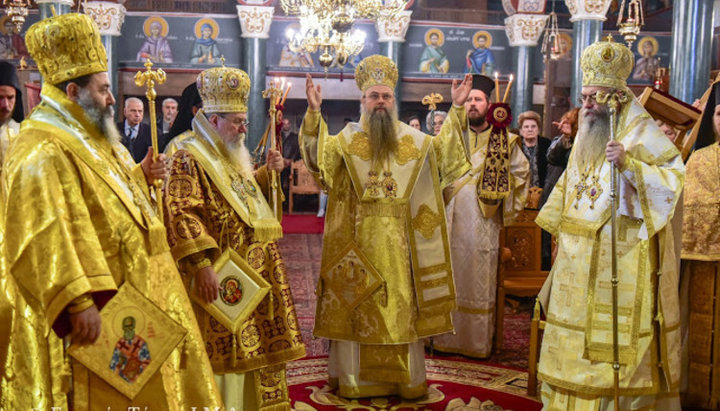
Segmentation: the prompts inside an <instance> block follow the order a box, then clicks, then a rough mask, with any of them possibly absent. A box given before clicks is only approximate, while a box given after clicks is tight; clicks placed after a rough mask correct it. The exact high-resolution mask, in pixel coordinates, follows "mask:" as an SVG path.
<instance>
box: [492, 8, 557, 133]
mask: <svg viewBox="0 0 720 411" xmlns="http://www.w3.org/2000/svg"><path fill="white" fill-rule="evenodd" d="M548 17H549V16H545V15H542V14H537V13H532V14H528V13H516V14H513V15H511V16H510V17H508V18H506V19H505V34H506V35H507V37H508V41H509V42H510V47H512V62H513V66H512V67H513V73H512V74H513V75H514V77H515V81H514V82H513V84H512V90H511V94H510V96H511V100H510V101H509V103H510V109H511V110H512V116H513V122H512V126H513V127H517V125H518V124H517V119H518V116H519V115H520V113H522V112H523V111H528V110H531V109H532V98H533V81H532V80H533V79H532V77H531V75H532V60H533V51H534V49H535V47H536V46H537V44H538V40H540V36H542V33H543V29H544V28H545V25H546V23H547V19H548ZM500 74H502V75H507V74H509V73H500ZM506 87H507V86H506ZM506 87H502V85H501V86H500V98H501V99H502V98H503V97H504V96H505V89H506Z"/></svg>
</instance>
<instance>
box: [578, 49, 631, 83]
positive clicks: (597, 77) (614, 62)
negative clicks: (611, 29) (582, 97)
mask: <svg viewBox="0 0 720 411" xmlns="http://www.w3.org/2000/svg"><path fill="white" fill-rule="evenodd" d="M634 65H635V56H633V53H632V51H630V49H629V48H627V47H625V45H624V44H621V43H616V42H614V41H613V40H612V37H610V36H608V38H607V39H606V40H600V41H598V42H595V43H593V44H591V45H590V46H588V47H587V48H586V49H585V50H584V51H583V54H582V58H581V59H580V68H582V71H583V82H582V83H583V87H592V86H598V87H609V88H612V89H616V90H622V89H624V88H625V87H627V83H626V80H627V78H628V77H629V76H630V73H631V72H632V69H633V66H634Z"/></svg>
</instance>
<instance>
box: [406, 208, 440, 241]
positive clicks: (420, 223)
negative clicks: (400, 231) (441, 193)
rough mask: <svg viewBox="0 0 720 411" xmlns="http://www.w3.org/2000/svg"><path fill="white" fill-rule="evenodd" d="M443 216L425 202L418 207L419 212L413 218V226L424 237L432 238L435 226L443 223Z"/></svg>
mask: <svg viewBox="0 0 720 411" xmlns="http://www.w3.org/2000/svg"><path fill="white" fill-rule="evenodd" d="M442 221H443V219H442V216H441V215H440V214H438V213H436V212H434V211H433V210H431V209H430V207H428V206H427V205H426V204H423V205H421V206H420V208H419V209H418V212H417V214H416V215H415V217H413V219H412V226H413V229H414V230H417V231H419V232H420V234H422V236H423V237H425V238H427V239H430V237H432V235H433V232H434V231H435V228H437V227H438V226H440V224H442Z"/></svg>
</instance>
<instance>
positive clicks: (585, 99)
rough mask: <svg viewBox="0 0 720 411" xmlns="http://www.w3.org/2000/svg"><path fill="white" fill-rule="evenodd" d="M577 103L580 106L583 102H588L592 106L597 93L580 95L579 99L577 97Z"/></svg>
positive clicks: (595, 100)
mask: <svg viewBox="0 0 720 411" xmlns="http://www.w3.org/2000/svg"><path fill="white" fill-rule="evenodd" d="M577 101H578V103H579V104H580V105H581V106H582V105H583V104H585V102H588V101H589V102H591V103H592V104H595V103H597V91H596V92H594V93H592V94H588V95H585V94H582V95H580V97H578V100H577Z"/></svg>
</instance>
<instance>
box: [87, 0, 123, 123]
mask: <svg viewBox="0 0 720 411" xmlns="http://www.w3.org/2000/svg"><path fill="white" fill-rule="evenodd" d="M83 10H84V11H85V14H87V15H88V16H90V17H92V19H93V20H95V24H97V25H98V27H99V28H100V34H101V35H102V42H103V45H104V46H105V50H106V51H107V57H108V77H110V87H111V88H112V91H113V93H115V94H116V95H117V92H118V56H117V38H118V37H120V30H121V29H122V25H123V23H124V22H125V14H126V13H127V10H125V7H124V6H123V5H122V4H117V3H112V2H109V1H89V2H86V3H84V4H83ZM115 111H116V112H119V111H120V110H115Z"/></svg>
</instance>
